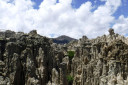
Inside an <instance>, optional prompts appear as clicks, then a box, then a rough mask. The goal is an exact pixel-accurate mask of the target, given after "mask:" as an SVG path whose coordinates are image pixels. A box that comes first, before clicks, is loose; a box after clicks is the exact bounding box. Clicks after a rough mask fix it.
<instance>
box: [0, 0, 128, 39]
mask: <svg viewBox="0 0 128 85" xmlns="http://www.w3.org/2000/svg"><path fill="white" fill-rule="evenodd" d="M102 1H105V4H104V5H101V6H99V7H98V8H97V9H95V10H94V11H92V9H93V8H94V7H93V6H92V3H91V2H89V1H88V2H85V3H83V4H82V5H81V6H80V7H79V8H78V9H74V8H72V6H71V3H72V0H59V3H56V0H43V2H42V3H41V4H40V6H39V9H34V8H33V5H34V2H32V1H31V0H11V1H10V0H0V29H5V30H8V29H9V30H14V31H24V32H29V31H30V30H33V29H36V30H37V32H38V33H39V34H41V35H45V36H48V37H51V35H52V36H53V37H56V36H59V35H68V36H70V37H74V38H80V37H82V36H83V35H87V36H88V37H89V38H94V37H97V36H100V35H102V34H104V33H105V32H106V31H107V30H108V29H109V28H110V25H111V23H113V22H114V21H115V18H114V17H113V16H112V15H113V14H114V13H115V12H116V10H117V9H118V7H119V6H120V5H121V0H102ZM123 20H124V21H125V18H123ZM120 21H121V19H120V18H119V21H118V22H120ZM125 22H127V20H126V21H125ZM118 24H120V23H118ZM118 24H115V25H114V26H113V27H115V29H117V30H118V29H119V26H117V25H118ZM124 24H125V23H124ZM121 26H122V25H121ZM122 29H123V27H122Z"/></svg>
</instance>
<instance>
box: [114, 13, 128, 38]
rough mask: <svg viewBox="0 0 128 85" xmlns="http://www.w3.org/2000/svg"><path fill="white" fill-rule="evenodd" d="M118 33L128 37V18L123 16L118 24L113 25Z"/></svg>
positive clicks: (117, 21)
mask: <svg viewBox="0 0 128 85" xmlns="http://www.w3.org/2000/svg"><path fill="white" fill-rule="evenodd" d="M113 28H114V29H115V32H116V33H119V34H121V35H125V36H128V17H126V18H125V17H124V16H123V15H121V16H120V17H119V19H118V20H116V24H114V25H113Z"/></svg>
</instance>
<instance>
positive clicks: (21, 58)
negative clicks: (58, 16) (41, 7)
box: [0, 28, 128, 85]
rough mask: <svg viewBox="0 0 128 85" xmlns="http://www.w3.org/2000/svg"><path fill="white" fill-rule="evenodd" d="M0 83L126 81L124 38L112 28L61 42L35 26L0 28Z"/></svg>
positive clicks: (97, 84)
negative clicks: (16, 29)
mask: <svg viewBox="0 0 128 85" xmlns="http://www.w3.org/2000/svg"><path fill="white" fill-rule="evenodd" d="M0 85H128V39H127V38H125V37H124V36H121V35H119V34H116V33H114V30H113V29H112V28H111V29H110V30H109V35H103V36H101V37H97V38H96V39H88V38H87V37H86V36H83V37H82V38H81V39H79V40H75V41H71V42H69V43H68V44H62V45H60V44H56V43H53V42H52V40H51V39H49V38H47V37H44V36H41V35H38V33H37V31H36V30H32V31H31V32H30V33H28V34H25V33H23V32H18V33H16V32H13V31H10V30H8V31H5V32H2V34H1V35H0Z"/></svg>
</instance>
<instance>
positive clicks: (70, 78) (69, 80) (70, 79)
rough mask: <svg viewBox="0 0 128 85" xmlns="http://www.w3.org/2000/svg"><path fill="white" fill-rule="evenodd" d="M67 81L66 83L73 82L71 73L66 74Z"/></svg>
mask: <svg viewBox="0 0 128 85" xmlns="http://www.w3.org/2000/svg"><path fill="white" fill-rule="evenodd" d="M67 81H68V83H72V82H73V77H72V76H71V75H68V76H67Z"/></svg>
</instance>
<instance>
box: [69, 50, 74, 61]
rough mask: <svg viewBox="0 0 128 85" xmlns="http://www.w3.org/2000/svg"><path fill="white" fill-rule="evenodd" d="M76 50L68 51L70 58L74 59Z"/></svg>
mask: <svg viewBox="0 0 128 85" xmlns="http://www.w3.org/2000/svg"><path fill="white" fill-rule="evenodd" d="M74 55H75V52H74V51H68V57H69V59H70V60H72V58H73V57H74Z"/></svg>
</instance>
